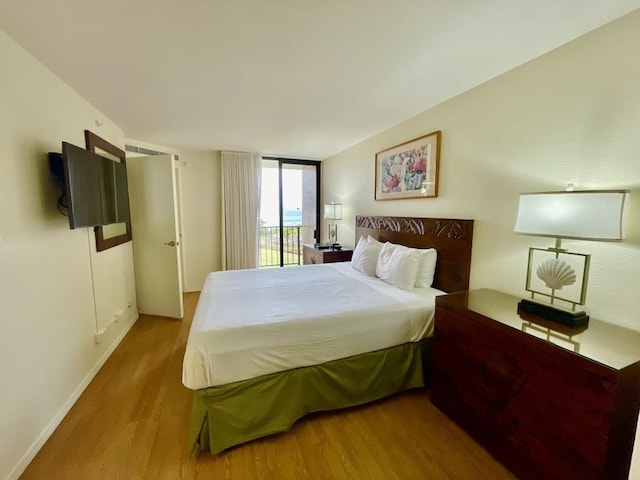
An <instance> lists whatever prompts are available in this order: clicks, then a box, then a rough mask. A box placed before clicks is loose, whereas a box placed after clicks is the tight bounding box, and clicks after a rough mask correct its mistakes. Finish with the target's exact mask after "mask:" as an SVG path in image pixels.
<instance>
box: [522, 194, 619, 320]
mask: <svg viewBox="0 0 640 480" xmlns="http://www.w3.org/2000/svg"><path fill="white" fill-rule="evenodd" d="M628 193H629V191H628V190H584V191H566V192H541V193H522V194H520V204H519V207H518V217H517V219H516V225H515V227H514V232H516V233H521V234H523V235H535V236H541V237H553V238H555V239H556V242H555V246H554V247H549V248H547V249H543V248H534V247H531V248H529V263H528V266H527V283H526V290H527V291H528V292H531V299H530V300H529V299H523V300H522V301H521V302H520V303H519V304H518V308H519V309H520V310H524V311H526V312H531V313H535V314H537V315H539V316H541V317H544V318H547V319H549V320H553V321H555V322H558V323H562V324H564V325H569V326H571V327H579V326H584V325H586V324H587V323H588V322H589V316H588V315H587V314H586V313H585V311H584V310H579V311H578V310H576V306H577V305H584V303H585V299H586V296H587V282H588V279H589V263H590V260H591V255H588V254H583V253H574V252H569V251H568V250H567V249H564V248H562V246H561V244H562V239H563V238H572V239H581V240H605V241H613V240H622V239H624V225H623V224H624V204H625V201H626V198H627V194H628ZM534 271H535V275H536V277H537V278H533V275H532V272H534ZM563 289H564V290H563ZM535 295H542V296H544V297H547V298H548V299H549V303H546V302H545V303H541V302H539V301H536V300H534V297H535ZM556 300H560V301H563V302H566V303H568V304H569V305H570V306H571V309H570V310H569V309H565V308H561V307H559V306H558V305H556V304H555V302H556Z"/></svg>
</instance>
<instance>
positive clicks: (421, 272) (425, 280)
mask: <svg viewBox="0 0 640 480" xmlns="http://www.w3.org/2000/svg"><path fill="white" fill-rule="evenodd" d="M416 251H417V252H418V254H419V255H420V266H419V267H418V275H417V277H416V287H418V288H429V287H430V286H431V285H433V276H434V275H435V273H436V261H437V260H438V252H437V251H436V249H435V248H427V249H420V248H418V249H416Z"/></svg>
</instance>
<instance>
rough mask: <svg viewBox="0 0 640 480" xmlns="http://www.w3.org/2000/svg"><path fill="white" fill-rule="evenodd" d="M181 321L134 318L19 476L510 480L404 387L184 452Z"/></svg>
mask: <svg viewBox="0 0 640 480" xmlns="http://www.w3.org/2000/svg"><path fill="white" fill-rule="evenodd" d="M197 299H198V294H197V293H196V294H186V296H185V309H186V311H185V319H184V320H182V321H178V320H168V319H165V318H160V317H151V316H144V315H142V316H141V317H140V319H139V320H138V322H137V323H136V324H135V325H134V326H133V328H132V329H131V331H130V332H129V334H128V335H127V336H126V337H125V339H124V340H123V341H122V343H121V344H120V345H119V346H118V348H117V349H116V350H115V352H114V353H113V355H112V356H111V358H110V359H109V360H108V361H107V363H106V364H105V366H104V367H103V368H102V370H101V371H100V372H99V373H98V375H97V376H96V378H95V379H94V380H93V382H92V383H91V384H90V385H89V387H87V389H86V391H85V392H84V393H83V394H82V396H81V397H80V399H79V400H78V402H77V403H76V405H74V407H73V408H72V409H71V411H70V412H69V414H68V415H67V417H66V418H65V419H64V420H63V422H62V423H61V424H60V426H59V427H58V429H57V430H56V431H55V432H54V434H53V435H52V436H51V438H50V439H49V441H48V442H47V443H46V444H45V445H44V447H43V448H42V450H41V451H40V452H39V453H38V455H37V456H36V458H35V459H34V460H33V462H32V463H31V465H29V467H28V468H27V470H26V471H25V473H24V475H23V477H22V478H24V479H127V480H129V479H141V478H144V479H233V480H243V479H247V480H254V479H290V478H296V479H319V480H324V479H343V478H346V479H384V480H391V479H433V480H437V479H455V478H460V479H465V480H467V479H470V480H475V479H487V480H500V479H513V478H514V477H513V476H512V475H510V474H509V473H508V472H507V471H506V470H505V469H504V468H503V467H502V466H501V465H500V464H498V463H497V462H496V461H495V460H494V459H493V458H492V457H491V456H490V455H489V454H487V453H486V452H485V451H484V450H483V449H482V448H481V447H479V446H478V445H477V444H476V443H475V442H474V441H473V440H471V439H470V438H469V437H468V436H467V435H466V434H465V433H464V432H463V431H462V430H460V429H459V428H458V427H457V426H456V425H455V424H453V423H452V422H451V421H450V420H449V419H448V418H447V417H446V416H444V415H443V414H442V413H440V411H439V410H437V409H436V408H435V407H433V406H432V405H431V404H430V403H429V393H428V391H426V390H414V391H411V392H406V393H402V394H398V395H396V396H393V397H391V398H388V399H385V400H382V401H379V402H375V403H372V404H369V405H365V406H361V407H355V408H350V409H345V410H342V411H336V412H329V413H322V414H315V415H311V416H309V417H307V418H304V419H302V420H300V421H299V422H298V423H296V424H295V425H294V426H293V427H292V428H291V430H290V431H289V432H287V433H283V434H279V435H274V436H271V437H268V438H264V439H260V440H256V441H253V442H251V443H248V444H245V445H242V446H239V447H236V448H233V449H230V450H228V451H226V452H224V453H222V454H220V455H217V456H212V455H210V454H208V453H200V454H199V455H195V454H191V453H189V452H188V451H187V447H186V435H187V425H188V424H189V414H190V411H191V392H190V391H189V390H187V389H185V388H184V387H183V386H182V383H181V366H182V356H183V354H184V349H185V342H186V338H187V335H188V333H189V326H190V323H191V319H192V317H193V311H194V308H195V304H196V302H197Z"/></svg>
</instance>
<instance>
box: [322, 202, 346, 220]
mask: <svg viewBox="0 0 640 480" xmlns="http://www.w3.org/2000/svg"><path fill="white" fill-rule="evenodd" d="M324 218H325V219H327V220H342V204H341V203H332V204H328V205H325V206H324Z"/></svg>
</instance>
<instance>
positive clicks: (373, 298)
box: [182, 262, 442, 390]
mask: <svg viewBox="0 0 640 480" xmlns="http://www.w3.org/2000/svg"><path fill="white" fill-rule="evenodd" d="M441 293H442V292H441V291H439V290H436V289H433V288H430V289H415V290H414V291H413V292H407V291H404V290H400V289H398V288H396V287H394V286H392V285H389V284H387V283H385V282H383V281H382V280H379V279H377V278H371V277H367V276H366V275H363V274H362V273H360V272H357V271H355V270H353V269H352V268H351V266H350V263H349V262H345V263H334V264H323V265H307V266H302V267H298V268H280V269H262V270H235V271H226V272H214V273H211V274H209V275H208V277H207V279H206V282H205V284H204V287H203V289H202V292H201V294H200V299H199V302H198V306H197V308H196V312H195V315H194V318H193V324H192V326H191V332H190V333H189V339H188V342H187V349H186V352H185V356H184V363H183V370H182V383H183V384H184V385H185V386H186V387H187V388H190V389H193V390H197V389H201V388H207V387H212V386H216V385H224V384H226V383H231V382H236V381H239V380H246V379H249V378H253V377H257V376H260V375H264V374H268V373H274V372H280V371H284V370H289V369H292V368H297V367H304V366H309V365H317V364H320V363H324V362H327V361H331V360H336V359H340V358H346V357H349V356H352V355H357V354H360V353H365V352H370V351H375V350H380V349H383V348H387V347H391V346H395V345H400V344H402V343H406V342H416V341H418V340H421V339H422V338H424V337H425V336H429V335H431V334H432V331H433V314H434V305H435V297H436V295H439V294H441Z"/></svg>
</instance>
